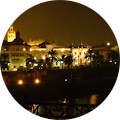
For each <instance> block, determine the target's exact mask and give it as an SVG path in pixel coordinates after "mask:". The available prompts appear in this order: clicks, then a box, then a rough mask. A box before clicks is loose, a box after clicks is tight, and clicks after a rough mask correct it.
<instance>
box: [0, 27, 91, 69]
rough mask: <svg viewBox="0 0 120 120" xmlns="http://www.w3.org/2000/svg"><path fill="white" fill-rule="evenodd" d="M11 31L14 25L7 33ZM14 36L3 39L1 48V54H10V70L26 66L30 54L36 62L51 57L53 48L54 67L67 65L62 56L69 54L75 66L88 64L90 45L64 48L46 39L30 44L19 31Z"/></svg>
mask: <svg viewBox="0 0 120 120" xmlns="http://www.w3.org/2000/svg"><path fill="white" fill-rule="evenodd" d="M10 32H13V26H11V27H10V29H9V31H8V33H7V34H8V35H9V34H10ZM13 33H14V32H13ZM13 36H14V37H15V36H16V37H15V39H13V38H14V37H11V39H10V37H8V38H7V41H5V40H4V41H3V45H2V48H1V54H9V62H10V64H9V70H13V69H14V68H16V69H18V68H19V67H21V66H22V67H24V68H26V67H27V66H26V59H27V58H28V57H29V55H32V56H33V57H34V59H35V61H36V62H38V61H39V60H41V59H42V60H44V61H45V59H46V58H51V55H50V54H48V52H49V51H51V50H53V51H55V52H56V55H55V56H54V57H55V59H56V60H55V59H54V60H53V65H52V67H59V68H63V67H66V65H65V63H64V61H63V60H62V56H64V57H67V56H69V55H72V59H73V62H72V66H73V67H74V66H79V65H86V64H87V61H86V58H85V54H86V53H87V51H88V50H89V47H85V46H83V45H80V46H79V47H75V46H73V45H72V46H71V47H67V48H63V47H57V46H56V44H55V43H49V42H47V41H46V40H45V41H44V42H42V43H41V44H39V45H32V46H30V45H28V44H27V43H26V42H25V41H23V40H22V39H21V37H20V32H19V31H17V32H16V34H15V35H13ZM12 39H13V40H12Z"/></svg>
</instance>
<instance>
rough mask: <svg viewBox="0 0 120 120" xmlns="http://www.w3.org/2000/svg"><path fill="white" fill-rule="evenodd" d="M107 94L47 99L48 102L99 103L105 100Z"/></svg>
mask: <svg viewBox="0 0 120 120" xmlns="http://www.w3.org/2000/svg"><path fill="white" fill-rule="evenodd" d="M107 95H108V94H93V95H90V96H82V97H79V98H73V99H71V98H61V99H58V100H52V101H49V103H75V104H92V105H95V104H100V103H101V102H103V101H104V100H105V98H106V97H107Z"/></svg>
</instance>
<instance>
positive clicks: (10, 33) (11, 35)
mask: <svg viewBox="0 0 120 120" xmlns="http://www.w3.org/2000/svg"><path fill="white" fill-rule="evenodd" d="M15 38H16V33H15V31H14V30H13V24H12V25H11V26H10V28H9V30H8V32H7V42H13V40H14V39H15Z"/></svg>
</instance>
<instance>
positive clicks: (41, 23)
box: [5, 1, 117, 46]
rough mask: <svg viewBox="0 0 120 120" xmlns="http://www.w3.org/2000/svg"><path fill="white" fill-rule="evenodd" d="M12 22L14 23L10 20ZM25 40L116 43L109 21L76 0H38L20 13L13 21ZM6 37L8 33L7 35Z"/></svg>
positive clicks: (76, 43)
mask: <svg viewBox="0 0 120 120" xmlns="http://www.w3.org/2000/svg"><path fill="white" fill-rule="evenodd" d="M11 24H12V23H11ZM13 25H14V30H15V31H17V29H19V31H20V34H21V38H22V39H23V40H24V41H26V42H27V41H29V39H30V38H31V39H32V40H34V39H46V40H47V41H48V42H53V41H54V40H57V44H58V45H61V46H69V45H70V44H71V43H72V42H73V44H74V45H80V43H81V42H82V43H83V44H84V45H92V46H94V45H100V44H102V43H106V42H110V43H111V44H117V43H116V39H115V37H114V34H113V32H112V30H111V29H110V27H109V26H108V25H107V23H106V22H105V21H104V20H103V18H101V17H100V16H99V15H98V14H97V13H96V12H94V11H93V10H91V9H89V8H87V7H85V6H83V5H81V4H78V3H73V2H68V1H52V2H45V3H42V4H39V5H37V6H35V7H32V8H30V9H29V10H27V11H26V12H24V13H23V14H22V15H20V16H19V17H18V18H17V19H16V20H15V21H14V23H13ZM5 39H6V37H5Z"/></svg>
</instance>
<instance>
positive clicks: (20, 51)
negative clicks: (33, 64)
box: [1, 31, 29, 70]
mask: <svg viewBox="0 0 120 120" xmlns="http://www.w3.org/2000/svg"><path fill="white" fill-rule="evenodd" d="M28 52H29V45H28V44H27V43H25V42H24V41H23V40H22V39H21V38H20V32H19V31H17V32H16V38H15V39H14V40H13V42H7V41H3V45H2V49H1V53H2V54H3V53H5V54H8V55H9V62H10V65H9V70H14V69H18V68H19V67H20V66H22V67H26V62H25V61H26V58H27V54H28Z"/></svg>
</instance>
